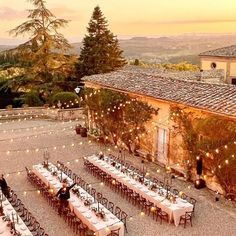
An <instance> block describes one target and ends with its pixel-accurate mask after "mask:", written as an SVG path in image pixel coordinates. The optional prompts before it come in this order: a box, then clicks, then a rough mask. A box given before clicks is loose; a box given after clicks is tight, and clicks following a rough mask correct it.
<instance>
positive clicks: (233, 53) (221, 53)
mask: <svg viewBox="0 0 236 236" xmlns="http://www.w3.org/2000/svg"><path fill="white" fill-rule="evenodd" d="M199 56H216V57H236V45H231V46H228V47H223V48H217V49H215V50H210V51H206V52H202V53H200V54H199Z"/></svg>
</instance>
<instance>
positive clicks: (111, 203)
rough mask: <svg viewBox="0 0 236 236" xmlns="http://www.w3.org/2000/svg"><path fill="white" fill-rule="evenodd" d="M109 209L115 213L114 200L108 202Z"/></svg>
mask: <svg viewBox="0 0 236 236" xmlns="http://www.w3.org/2000/svg"><path fill="white" fill-rule="evenodd" d="M107 209H108V210H109V211H110V212H111V213H113V211H114V203H113V202H108V206H107Z"/></svg>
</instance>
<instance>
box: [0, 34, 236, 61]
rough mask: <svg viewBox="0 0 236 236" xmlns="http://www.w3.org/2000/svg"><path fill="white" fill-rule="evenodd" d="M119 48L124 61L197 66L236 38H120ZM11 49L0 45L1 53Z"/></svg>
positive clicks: (76, 49) (75, 47) (78, 45)
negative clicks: (206, 53)
mask: <svg viewBox="0 0 236 236" xmlns="http://www.w3.org/2000/svg"><path fill="white" fill-rule="evenodd" d="M119 41H120V46H121V48H122V49H123V50H124V56H125V57H126V58H127V59H131V60H132V59H135V58H138V59H140V60H145V61H148V62H153V63H163V62H172V63H178V62H181V61H188V62H191V63H194V64H198V63H199V58H198V54H199V53H200V52H204V51H207V50H211V49H215V48H220V47H224V46H228V45H232V44H236V35H206V34H202V35H201V34H186V35H180V36H170V37H159V38H148V37H133V38H131V39H125V40H124V39H123V40H122V39H121V40H119ZM72 46H73V49H72V50H71V53H75V54H79V52H80V48H81V46H82V43H73V44H72ZM12 47H13V46H0V51H1V50H4V49H8V48H12Z"/></svg>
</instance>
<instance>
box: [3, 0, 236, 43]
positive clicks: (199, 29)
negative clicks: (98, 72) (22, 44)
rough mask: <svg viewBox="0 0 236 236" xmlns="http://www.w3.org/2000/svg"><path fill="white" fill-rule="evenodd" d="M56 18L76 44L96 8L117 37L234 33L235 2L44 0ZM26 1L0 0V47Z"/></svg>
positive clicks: (22, 15)
mask: <svg viewBox="0 0 236 236" xmlns="http://www.w3.org/2000/svg"><path fill="white" fill-rule="evenodd" d="M46 2H47V6H48V8H49V9H50V10H51V11H52V12H53V13H54V14H55V15H56V16H57V17H59V18H64V19H68V20H71V21H70V23H69V25H68V27H67V28H66V29H63V30H62V31H61V32H62V33H64V35H65V36H66V38H68V39H69V40H70V41H72V42H75V41H80V40H81V39H82V38H83V35H84V34H85V32H86V26H87V24H88V21H89V19H90V17H91V14H92V11H93V8H94V7H95V6H96V5H99V6H100V7H101V9H102V11H103V13H104V15H105V16H106V18H107V19H108V21H109V27H110V29H111V30H112V32H113V33H114V34H116V35H118V36H119V37H120V38H124V37H129V36H133V35H135V36H159V35H176V34H183V33H236V0H46ZM30 8H32V5H31V4H30V3H29V2H28V1H26V0H0V44H3V43H5V44H12V43H15V42H16V39H11V38H10V37H9V35H8V32H7V31H8V30H9V29H12V28H14V27H15V26H17V25H19V24H20V23H21V22H23V21H24V20H26V16H27V11H26V9H30Z"/></svg>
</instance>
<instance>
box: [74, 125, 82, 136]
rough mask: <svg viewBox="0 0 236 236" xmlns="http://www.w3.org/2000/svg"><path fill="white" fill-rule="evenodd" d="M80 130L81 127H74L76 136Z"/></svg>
mask: <svg viewBox="0 0 236 236" xmlns="http://www.w3.org/2000/svg"><path fill="white" fill-rule="evenodd" d="M81 128H82V127H81V125H77V126H75V132H76V134H80V129H81Z"/></svg>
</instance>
